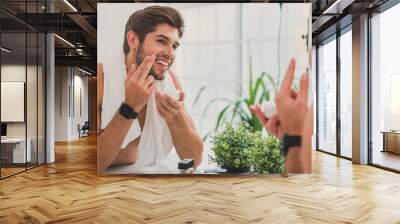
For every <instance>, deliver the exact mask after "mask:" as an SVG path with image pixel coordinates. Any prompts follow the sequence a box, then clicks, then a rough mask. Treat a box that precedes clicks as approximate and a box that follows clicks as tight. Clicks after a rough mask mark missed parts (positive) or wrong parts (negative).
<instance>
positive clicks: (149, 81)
mask: <svg viewBox="0 0 400 224" xmlns="http://www.w3.org/2000/svg"><path fill="white" fill-rule="evenodd" d="M153 82H154V77H153V76H151V75H149V76H147V78H146V80H145V81H144V86H145V87H147V88H148V87H150V85H151V84H153Z"/></svg>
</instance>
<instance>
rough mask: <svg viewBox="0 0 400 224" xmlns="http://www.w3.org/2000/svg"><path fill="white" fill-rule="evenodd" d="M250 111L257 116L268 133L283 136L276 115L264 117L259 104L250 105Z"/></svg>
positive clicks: (278, 136)
mask: <svg viewBox="0 0 400 224" xmlns="http://www.w3.org/2000/svg"><path fill="white" fill-rule="evenodd" d="M250 111H251V112H252V113H253V114H254V115H256V116H257V118H258V120H259V121H260V122H261V124H262V125H263V126H264V128H265V129H266V130H267V131H268V133H269V134H271V135H274V136H275V137H277V138H282V137H283V130H282V126H281V122H280V121H279V117H278V115H273V116H272V117H271V118H267V117H265V115H264V113H263V112H262V110H261V106H260V105H259V104H257V105H252V106H250Z"/></svg>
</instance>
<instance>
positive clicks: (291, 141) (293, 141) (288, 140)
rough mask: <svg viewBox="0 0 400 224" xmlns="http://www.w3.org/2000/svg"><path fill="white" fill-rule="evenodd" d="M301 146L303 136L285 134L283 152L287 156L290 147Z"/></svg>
mask: <svg viewBox="0 0 400 224" xmlns="http://www.w3.org/2000/svg"><path fill="white" fill-rule="evenodd" d="M299 146H301V136H298V135H287V134H285V135H284V136H283V139H282V154H283V156H285V157H286V156H287V154H288V152H289V149H290V148H292V147H299Z"/></svg>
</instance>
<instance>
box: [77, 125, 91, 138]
mask: <svg viewBox="0 0 400 224" xmlns="http://www.w3.org/2000/svg"><path fill="white" fill-rule="evenodd" d="M89 129H90V124H89V121H85V123H84V124H83V125H82V127H80V125H79V124H78V130H79V138H80V137H87V136H89Z"/></svg>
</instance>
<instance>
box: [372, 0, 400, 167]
mask: <svg viewBox="0 0 400 224" xmlns="http://www.w3.org/2000/svg"><path fill="white" fill-rule="evenodd" d="M398 21H400V5H396V6H394V7H393V8H391V9H389V10H387V11H385V12H383V13H381V14H377V15H375V16H374V17H373V18H372V21H371V22H372V38H371V39H372V52H373V54H372V80H371V85H372V99H371V109H372V111H371V116H372V119H371V121H372V125H371V128H372V130H371V132H372V152H373V153H372V163H373V164H377V165H381V166H385V167H388V168H392V169H396V170H400V155H399V154H400V133H399V130H400V119H399V118H400V116H399V115H400V113H399V112H400V111H399V95H400V63H399V59H398V52H399V51H400V44H399V42H398V40H399V39H400V33H399V32H398V29H395V28H394V27H398Z"/></svg>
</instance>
